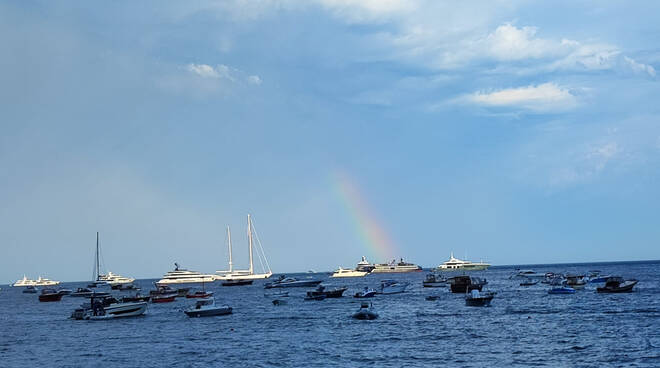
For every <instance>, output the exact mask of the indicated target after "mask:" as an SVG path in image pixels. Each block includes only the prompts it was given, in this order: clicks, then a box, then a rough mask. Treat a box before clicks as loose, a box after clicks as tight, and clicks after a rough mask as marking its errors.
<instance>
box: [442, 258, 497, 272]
mask: <svg viewBox="0 0 660 368" xmlns="http://www.w3.org/2000/svg"><path fill="white" fill-rule="evenodd" d="M488 267H490V263H485V262H483V261H482V262H470V261H464V260H461V259H458V258H454V253H451V255H450V256H449V260H448V261H447V262H445V263H443V264H441V265H440V266H438V270H440V271H444V272H449V271H481V270H485V269H487V268H488Z"/></svg>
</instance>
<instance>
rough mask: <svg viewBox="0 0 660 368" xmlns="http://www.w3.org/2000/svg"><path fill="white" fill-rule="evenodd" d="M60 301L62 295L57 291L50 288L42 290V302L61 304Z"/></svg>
mask: <svg viewBox="0 0 660 368" xmlns="http://www.w3.org/2000/svg"><path fill="white" fill-rule="evenodd" d="M60 300H62V294H60V293H59V292H57V290H55V289H50V288H44V289H41V294H39V301H40V302H59V301H60Z"/></svg>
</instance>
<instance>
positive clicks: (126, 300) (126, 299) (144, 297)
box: [121, 293, 151, 303]
mask: <svg viewBox="0 0 660 368" xmlns="http://www.w3.org/2000/svg"><path fill="white" fill-rule="evenodd" d="M150 300H151V297H150V296H148V295H140V293H136V294H135V296H124V297H122V298H121V301H122V302H123V303H129V302H148V301H150Z"/></svg>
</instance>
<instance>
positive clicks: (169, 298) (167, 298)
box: [151, 295, 176, 303]
mask: <svg viewBox="0 0 660 368" xmlns="http://www.w3.org/2000/svg"><path fill="white" fill-rule="evenodd" d="M175 299H176V295H154V296H152V297H151V302H152V303H171V302H173V301H174V300H175Z"/></svg>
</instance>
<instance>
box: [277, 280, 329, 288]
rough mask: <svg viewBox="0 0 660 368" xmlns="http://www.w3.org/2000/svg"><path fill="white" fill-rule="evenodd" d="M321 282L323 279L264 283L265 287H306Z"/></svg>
mask: <svg viewBox="0 0 660 368" xmlns="http://www.w3.org/2000/svg"><path fill="white" fill-rule="evenodd" d="M321 282H323V280H310V281H294V282H285V283H272V284H266V285H264V288H265V289H275V288H289V287H308V286H316V285H318V284H320V283H321Z"/></svg>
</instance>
